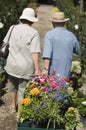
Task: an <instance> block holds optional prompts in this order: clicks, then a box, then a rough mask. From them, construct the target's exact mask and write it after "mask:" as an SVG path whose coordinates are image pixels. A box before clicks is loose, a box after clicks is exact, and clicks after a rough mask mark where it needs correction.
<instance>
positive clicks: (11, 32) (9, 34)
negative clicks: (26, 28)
mask: <svg viewBox="0 0 86 130" xmlns="http://www.w3.org/2000/svg"><path fill="white" fill-rule="evenodd" d="M14 27H15V25H13V27H12V29H11V31H10V34H9V37H8V41H7V43H9V40H10V37H11V34H12V31H13V28H14Z"/></svg>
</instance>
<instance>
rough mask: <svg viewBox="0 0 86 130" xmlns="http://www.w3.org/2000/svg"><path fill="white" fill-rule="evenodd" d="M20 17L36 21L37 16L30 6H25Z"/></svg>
mask: <svg viewBox="0 0 86 130" xmlns="http://www.w3.org/2000/svg"><path fill="white" fill-rule="evenodd" d="M20 19H26V20H28V21H31V22H37V21H38V18H37V17H36V15H35V11H34V10H33V9H32V8H25V9H24V10H23V12H22V15H21V16H20Z"/></svg>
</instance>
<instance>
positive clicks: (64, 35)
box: [43, 27, 80, 77]
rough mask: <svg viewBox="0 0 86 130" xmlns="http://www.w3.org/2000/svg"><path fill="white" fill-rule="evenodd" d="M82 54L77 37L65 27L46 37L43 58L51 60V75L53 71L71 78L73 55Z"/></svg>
mask: <svg viewBox="0 0 86 130" xmlns="http://www.w3.org/2000/svg"><path fill="white" fill-rule="evenodd" d="M73 53H75V54H78V55H79V54H80V46H79V42H78V40H77V38H76V37H75V35H74V34H73V33H72V32H70V31H68V30H67V29H65V28H64V27H56V28H55V29H53V30H51V31H49V32H47V33H46V35H45V37H44V48H43V58H49V59H50V69H49V73H52V71H53V70H55V71H56V73H60V74H61V75H63V76H64V77H69V75H70V68H71V63H72V55H73Z"/></svg>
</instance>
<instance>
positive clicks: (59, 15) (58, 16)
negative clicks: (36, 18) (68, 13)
mask: <svg viewBox="0 0 86 130" xmlns="http://www.w3.org/2000/svg"><path fill="white" fill-rule="evenodd" d="M68 20H69V18H65V16H64V13H63V12H56V13H53V15H52V16H51V18H50V21H51V22H57V23H63V22H66V21H68Z"/></svg>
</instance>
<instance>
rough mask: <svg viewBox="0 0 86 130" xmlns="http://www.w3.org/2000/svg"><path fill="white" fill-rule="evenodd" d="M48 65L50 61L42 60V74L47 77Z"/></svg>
mask: <svg viewBox="0 0 86 130" xmlns="http://www.w3.org/2000/svg"><path fill="white" fill-rule="evenodd" d="M49 64H50V59H48V58H47V59H44V68H43V71H42V74H46V75H48V71H49Z"/></svg>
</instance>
